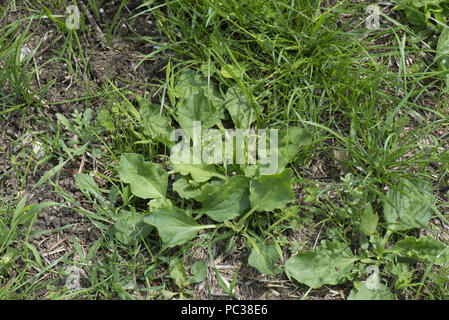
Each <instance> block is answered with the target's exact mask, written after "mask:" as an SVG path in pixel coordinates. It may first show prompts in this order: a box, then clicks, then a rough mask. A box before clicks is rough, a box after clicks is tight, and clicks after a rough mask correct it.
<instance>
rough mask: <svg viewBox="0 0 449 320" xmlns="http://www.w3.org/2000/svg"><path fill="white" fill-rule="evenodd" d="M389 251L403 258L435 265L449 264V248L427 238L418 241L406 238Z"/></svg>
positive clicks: (413, 238)
mask: <svg viewBox="0 0 449 320" xmlns="http://www.w3.org/2000/svg"><path fill="white" fill-rule="evenodd" d="M391 251H392V252H394V253H396V254H398V255H399V256H400V257H403V258H412V259H416V260H424V261H428V262H432V263H434V264H437V265H446V264H448V263H449V247H446V246H445V245H444V244H442V243H441V242H439V241H437V240H435V239H434V238H432V237H428V236H426V237H421V238H419V239H416V238H415V237H406V238H405V239H404V240H402V241H399V242H398V243H396V245H395V246H394V248H393V249H391Z"/></svg>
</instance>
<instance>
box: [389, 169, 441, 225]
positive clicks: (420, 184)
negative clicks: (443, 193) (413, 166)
mask: <svg viewBox="0 0 449 320" xmlns="http://www.w3.org/2000/svg"><path fill="white" fill-rule="evenodd" d="M434 205H435V196H434V194H433V187H432V183H431V182H430V181H428V180H427V179H424V178H415V179H408V180H404V181H403V182H402V183H401V184H400V185H399V186H395V187H394V188H391V189H390V190H388V192H387V194H386V197H385V199H384V204H383V207H384V208H383V209H384V216H385V220H386V221H387V223H388V226H389V228H391V229H392V230H395V231H404V230H409V229H413V228H421V227H424V226H425V225H426V224H427V222H428V221H429V219H430V218H432V215H433V206H434Z"/></svg>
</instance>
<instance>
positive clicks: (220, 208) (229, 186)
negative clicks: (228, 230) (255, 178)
mask: <svg viewBox="0 0 449 320" xmlns="http://www.w3.org/2000/svg"><path fill="white" fill-rule="evenodd" d="M249 180H250V179H249V178H247V177H245V176H233V177H231V178H229V179H228V180H227V181H226V182H225V183H224V184H222V185H220V186H214V185H207V186H206V187H205V188H204V191H203V192H202V199H204V200H203V210H204V212H205V213H206V214H207V215H208V216H209V217H211V218H212V219H213V220H215V221H218V222H223V221H225V220H231V219H234V218H235V217H238V216H239V215H241V214H242V213H243V212H244V211H245V210H246V209H247V208H248V207H249V205H250V203H249Z"/></svg>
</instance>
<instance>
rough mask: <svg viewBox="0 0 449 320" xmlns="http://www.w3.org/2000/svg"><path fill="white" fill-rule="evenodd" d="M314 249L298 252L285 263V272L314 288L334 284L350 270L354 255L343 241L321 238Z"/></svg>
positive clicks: (354, 258)
mask: <svg viewBox="0 0 449 320" xmlns="http://www.w3.org/2000/svg"><path fill="white" fill-rule="evenodd" d="M321 244H322V245H321V247H318V248H317V249H316V250H315V251H305V252H300V253H298V254H296V255H294V256H292V257H291V258H290V259H288V261H287V262H286V263H285V272H286V273H287V275H288V276H289V277H293V278H294V279H296V280H297V281H298V282H300V283H304V284H306V285H308V286H309V287H312V288H314V289H316V288H319V287H321V286H323V285H325V284H331V285H335V284H338V283H340V282H341V281H342V280H344V278H345V276H346V275H347V274H348V273H349V272H350V271H351V269H352V266H353V264H354V262H355V261H357V260H358V258H357V257H355V256H354V255H353V254H352V252H351V250H350V249H349V247H348V246H347V245H346V244H344V243H339V242H330V241H326V240H323V241H322V242H321Z"/></svg>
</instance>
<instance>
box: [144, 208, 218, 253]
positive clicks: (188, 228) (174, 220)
mask: <svg viewBox="0 0 449 320" xmlns="http://www.w3.org/2000/svg"><path fill="white" fill-rule="evenodd" d="M143 221H144V222H145V223H148V224H150V225H152V226H155V227H156V229H157V231H158V233H159V236H160V237H161V239H162V242H163V243H164V244H165V245H166V246H167V247H175V246H178V245H182V244H184V243H186V242H187V241H189V240H191V239H193V238H194V237H195V236H196V234H197V232H198V231H199V230H201V229H206V228H215V226H214V225H199V224H198V223H196V221H195V220H194V219H193V218H192V217H191V216H189V215H188V214H187V213H185V212H184V211H183V210H181V209H179V208H176V207H170V208H156V209H154V210H153V212H152V213H151V214H150V215H149V216H146V217H145V218H144V220H143Z"/></svg>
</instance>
